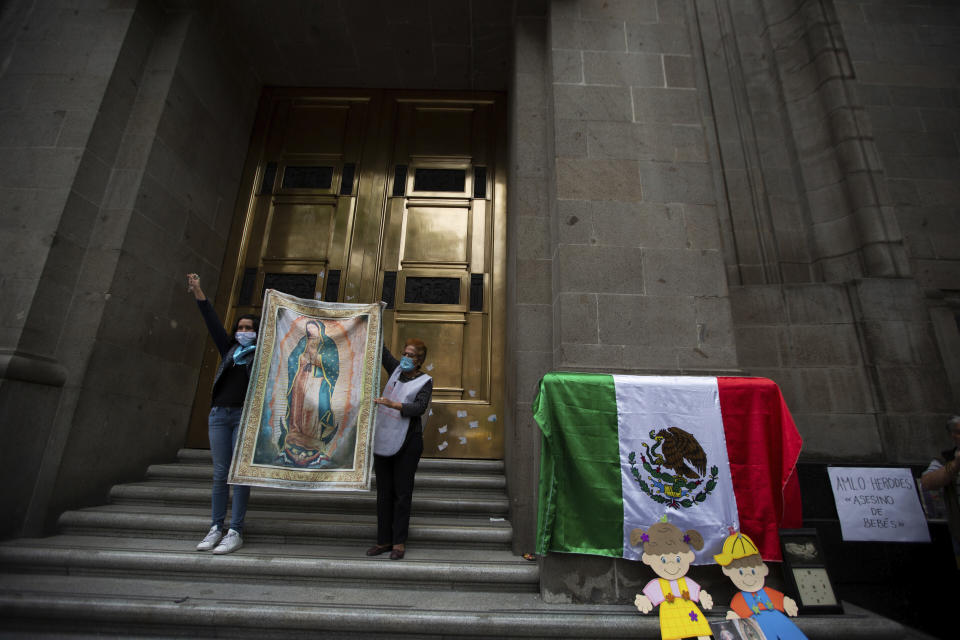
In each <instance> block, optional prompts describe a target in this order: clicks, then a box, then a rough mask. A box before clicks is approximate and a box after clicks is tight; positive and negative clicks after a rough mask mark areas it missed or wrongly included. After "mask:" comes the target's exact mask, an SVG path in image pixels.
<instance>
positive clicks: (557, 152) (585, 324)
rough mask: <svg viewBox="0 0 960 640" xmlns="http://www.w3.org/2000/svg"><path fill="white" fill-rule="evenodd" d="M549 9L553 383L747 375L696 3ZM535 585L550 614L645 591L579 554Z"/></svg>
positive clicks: (621, 564)
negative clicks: (740, 356) (630, 376)
mask: <svg viewBox="0 0 960 640" xmlns="http://www.w3.org/2000/svg"><path fill="white" fill-rule="evenodd" d="M550 9H551V13H550V20H549V22H550V48H549V63H550V67H551V71H552V86H551V92H550V93H551V95H550V110H549V115H550V127H549V133H550V135H551V136H552V139H551V142H552V149H551V151H552V153H551V155H550V158H549V161H550V162H551V163H552V164H553V169H554V170H553V172H552V181H551V184H550V192H549V200H548V203H549V206H550V213H551V216H550V223H551V229H550V235H551V245H550V250H551V254H550V255H551V257H552V259H553V260H552V263H553V269H552V287H551V291H550V294H551V303H552V310H553V326H554V331H553V355H554V357H553V362H554V368H556V369H560V370H576V371H597V372H606V373H611V372H624V373H634V374H649V373H663V374H680V373H682V374H692V375H696V374H702V375H715V374H718V373H732V372H735V371H737V370H738V363H737V354H736V350H735V347H734V337H733V323H732V319H731V311H730V301H729V294H728V286H727V273H726V270H725V268H724V256H723V251H722V247H721V239H720V227H719V224H718V218H719V214H718V205H719V204H721V203H722V189H721V188H720V187H722V184H721V183H719V182H717V181H716V177H717V176H719V165H718V163H717V159H716V157H715V152H712V151H711V149H710V146H708V143H707V140H708V136H709V135H712V131H713V122H712V119H711V114H710V110H709V100H708V92H707V91H706V83H705V80H704V73H705V72H704V69H703V65H702V61H701V60H702V58H701V56H700V53H699V48H698V46H699V45H698V43H699V39H698V38H696V37H695V27H696V18H695V14H694V12H693V6H692V3H690V2H685V1H672V0H639V1H631V2H627V1H622V2H617V1H614V0H607V1H605V2H599V1H591V0H577V1H573V0H569V1H562V0H557V1H554V2H551V5H550ZM585 517H586V515H585ZM541 575H542V580H541V592H542V594H543V596H544V598H545V599H546V600H548V601H553V602H569V601H593V602H613V601H620V602H628V601H632V600H633V597H634V595H635V594H636V593H637V592H638V591H639V589H640V588H642V584H643V582H645V580H646V579H648V575H647V574H645V573H644V571H642V570H640V569H638V567H637V563H630V562H626V561H622V560H617V559H611V558H602V557H597V556H578V555H571V554H550V555H548V556H547V557H546V558H545V559H544V560H543V563H542V574H541Z"/></svg>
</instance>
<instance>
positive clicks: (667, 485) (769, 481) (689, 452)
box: [533, 373, 801, 564]
mask: <svg viewBox="0 0 960 640" xmlns="http://www.w3.org/2000/svg"><path fill="white" fill-rule="evenodd" d="M533 410H534V418H535V419H536V420H537V423H538V424H539V425H540V429H541V431H542V434H543V440H542V449H541V463H540V502H539V511H538V533H537V552H538V553H546V552H548V551H561V552H570V553H589V554H598V555H605V556H615V557H623V558H629V559H639V557H640V553H641V549H640V548H638V547H633V546H631V545H630V532H631V531H632V530H633V529H634V528H642V529H647V528H648V527H650V525H652V524H655V523H656V522H658V521H660V519H661V517H663V516H666V518H667V521H668V522H670V523H672V524H674V525H676V526H677V527H678V528H680V529H681V530H683V531H685V530H687V529H696V530H697V531H699V532H700V534H701V535H702V536H703V538H704V543H705V544H704V548H703V549H702V550H701V551H698V552H697V563H698V564H708V563H712V562H713V554H715V553H719V552H720V550H721V547H722V544H723V540H724V538H726V536H727V535H728V534H729V530H730V528H731V527H732V528H733V529H735V530H742V531H743V532H744V533H746V534H747V535H749V536H750V537H751V538H752V539H753V540H754V541H756V542H757V545H758V546H759V547H760V551H761V554H762V555H763V557H764V559H765V560H779V559H780V558H781V556H780V546H779V537H778V535H777V530H778V529H779V528H783V527H798V526H800V524H801V518H800V503H799V488H798V485H797V482H796V474H795V466H796V461H797V458H798V456H799V453H800V445H801V440H800V436H799V433H797V430H796V426H795V425H794V423H793V420H792V418H791V417H790V413H789V411H787V408H786V405H785V403H784V402H783V397H782V396H781V394H780V390H779V388H777V386H776V385H775V384H774V383H773V382H771V381H770V380H766V379H763V378H732V377H730V378H726V377H721V378H713V377H692V376H619V375H613V376H611V375H601V374H580V373H551V374H548V375H547V376H545V377H544V378H543V380H542V381H541V383H540V392H539V394H538V395H537V398H536V400H535V401H534V405H533Z"/></svg>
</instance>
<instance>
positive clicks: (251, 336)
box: [233, 331, 257, 347]
mask: <svg viewBox="0 0 960 640" xmlns="http://www.w3.org/2000/svg"><path fill="white" fill-rule="evenodd" d="M233 337H235V338H236V339H237V342H239V343H240V346H242V347H246V346H249V345H251V344H253V341H254V340H256V339H257V332H256V331H237V332H236V333H235V334H233Z"/></svg>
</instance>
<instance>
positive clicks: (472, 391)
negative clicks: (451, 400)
mask: <svg viewBox="0 0 960 640" xmlns="http://www.w3.org/2000/svg"><path fill="white" fill-rule="evenodd" d="M467 393H469V394H470V397H471V398H476V397H477V392H476V390H475V389H470V391H467Z"/></svg>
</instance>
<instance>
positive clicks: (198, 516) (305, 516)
mask: <svg viewBox="0 0 960 640" xmlns="http://www.w3.org/2000/svg"><path fill="white" fill-rule="evenodd" d="M57 526H58V529H59V530H60V532H61V533H64V534H73V535H82V534H87V535H99V536H119V537H124V536H134V537H137V536H147V537H165V538H176V539H183V540H196V541H199V539H200V538H202V537H203V534H204V533H205V532H206V530H207V529H209V528H210V512H209V509H208V508H204V507H201V506H195V507H186V506H183V505H180V506H172V507H171V506H167V507H165V506H161V505H137V504H112V505H104V506H100V507H90V508H87V509H78V510H74V511H66V512H64V513H63V514H62V515H61V516H60V518H59V520H58V521H57ZM376 533H377V522H376V515H374V514H373V513H372V511H371V513H368V514H359V513H355V514H322V513H311V512H304V511H261V510H257V509H250V510H248V511H247V519H246V523H245V527H244V540H245V541H246V542H248V543H254V542H298V543H304V542H306V543H314V542H318V541H334V542H336V541H339V542H341V543H342V542H343V541H356V544H357V546H358V547H361V548H363V549H366V548H367V547H368V546H369V545H370V544H372V543H373V542H374V541H375V540H376ZM512 539H513V529H512V527H511V526H510V523H509V522H507V521H506V520H499V519H493V520H491V519H490V518H480V517H472V518H470V517H461V518H455V517H437V516H434V517H430V516H426V515H414V516H413V517H411V519H410V537H409V540H408V543H409V544H410V545H411V546H413V545H417V544H432V545H436V546H441V547H458V548H469V547H472V548H478V549H484V548H502V549H506V548H509V547H510V543H511V541H512ZM194 544H196V542H194Z"/></svg>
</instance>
